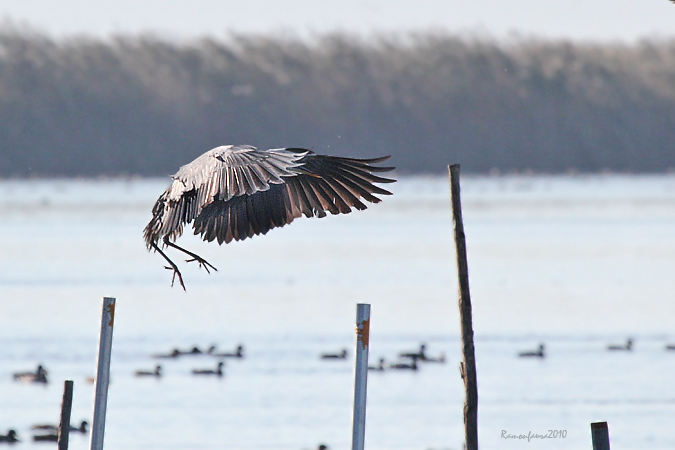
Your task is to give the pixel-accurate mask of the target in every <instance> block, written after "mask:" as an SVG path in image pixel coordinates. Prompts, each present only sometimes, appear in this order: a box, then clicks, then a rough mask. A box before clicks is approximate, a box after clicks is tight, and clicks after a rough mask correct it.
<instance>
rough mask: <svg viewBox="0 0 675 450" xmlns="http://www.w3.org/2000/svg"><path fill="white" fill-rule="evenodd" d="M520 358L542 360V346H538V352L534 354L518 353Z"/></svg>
mask: <svg viewBox="0 0 675 450" xmlns="http://www.w3.org/2000/svg"><path fill="white" fill-rule="evenodd" d="M518 356H519V357H520V358H544V357H545V355H544V344H539V350H537V351H534V352H522V353H518Z"/></svg>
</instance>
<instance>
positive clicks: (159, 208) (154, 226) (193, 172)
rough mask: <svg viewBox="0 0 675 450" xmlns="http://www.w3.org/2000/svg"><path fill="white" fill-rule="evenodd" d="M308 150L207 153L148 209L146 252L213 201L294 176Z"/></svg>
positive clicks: (248, 148) (182, 170) (220, 150)
mask: <svg viewBox="0 0 675 450" xmlns="http://www.w3.org/2000/svg"><path fill="white" fill-rule="evenodd" d="M306 154H307V151H302V152H300V151H288V150H286V149H272V150H264V151H261V150H258V149H256V148H255V147H251V146H248V145H246V146H231V145H229V146H223V147H217V148H214V149H213V150H209V151H208V152H206V153H204V154H203V155H201V156H200V157H198V158H197V159H195V160H194V161H192V162H190V163H188V164H186V165H184V166H183V167H181V168H180V169H179V170H178V172H176V174H175V175H174V176H173V179H174V181H173V183H172V184H171V186H169V188H168V189H167V190H166V191H165V192H164V193H163V194H162V195H161V196H160V197H159V199H158V200H157V202H156V203H155V205H154V207H153V209H152V219H151V220H150V223H148V225H147V226H146V228H145V232H144V237H145V242H146V245H147V246H148V248H151V246H152V243H157V242H158V241H159V239H160V238H164V237H168V238H169V239H171V240H175V239H176V238H177V237H178V236H180V235H181V234H182V233H183V226H184V225H185V224H189V223H191V222H192V221H193V220H194V219H195V218H196V217H197V216H198V215H199V214H200V213H201V212H202V210H203V209H204V208H205V207H206V206H207V205H209V204H211V203H212V202H214V201H228V200H230V199H232V198H236V197H240V196H249V195H253V194H255V193H258V192H263V191H267V190H268V189H270V186H274V185H278V184H282V183H284V178H283V177H289V176H294V175H296V174H297V171H296V170H295V169H296V168H297V167H298V166H299V165H300V163H299V160H300V159H301V158H302V157H303V156H305V155H306Z"/></svg>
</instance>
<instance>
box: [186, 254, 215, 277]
mask: <svg viewBox="0 0 675 450" xmlns="http://www.w3.org/2000/svg"><path fill="white" fill-rule="evenodd" d="M190 256H192V259H186V260H185V262H193V261H197V262H198V263H199V267H203V268H204V270H206V273H211V271H210V270H209V267H210V268H212V269H213V270H215V271H216V272H218V269H216V268H215V267H214V266H213V264H211V263H210V262H208V261H207V260H205V259H204V258H202V257H201V256H198V255H194V254H193V255H190Z"/></svg>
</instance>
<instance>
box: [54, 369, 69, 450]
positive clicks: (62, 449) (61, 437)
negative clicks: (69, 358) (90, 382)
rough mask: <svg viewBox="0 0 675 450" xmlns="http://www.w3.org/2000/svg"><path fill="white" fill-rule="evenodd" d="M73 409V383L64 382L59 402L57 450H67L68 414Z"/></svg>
mask: <svg viewBox="0 0 675 450" xmlns="http://www.w3.org/2000/svg"><path fill="white" fill-rule="evenodd" d="M72 409H73V382H72V381H71V380H66V381H64V383H63V400H62V401H61V420H60V421H59V431H58V438H57V441H58V444H59V450H68V436H69V435H70V412H71V411H72Z"/></svg>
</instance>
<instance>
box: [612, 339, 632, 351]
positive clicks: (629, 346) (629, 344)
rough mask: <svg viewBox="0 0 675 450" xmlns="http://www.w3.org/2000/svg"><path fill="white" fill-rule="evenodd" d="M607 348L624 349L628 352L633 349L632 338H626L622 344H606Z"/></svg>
mask: <svg viewBox="0 0 675 450" xmlns="http://www.w3.org/2000/svg"><path fill="white" fill-rule="evenodd" d="M607 350H624V351H627V352H629V351H631V350H633V340H632V339H627V340H626V343H625V344H624V345H608V346H607Z"/></svg>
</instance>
